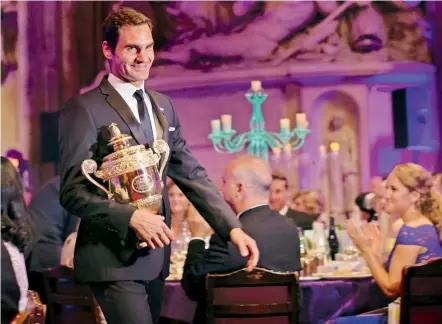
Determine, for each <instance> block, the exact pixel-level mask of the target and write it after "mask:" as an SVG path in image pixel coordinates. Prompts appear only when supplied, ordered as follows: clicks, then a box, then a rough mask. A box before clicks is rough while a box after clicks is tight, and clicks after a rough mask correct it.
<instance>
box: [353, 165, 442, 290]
mask: <svg viewBox="0 0 442 324" xmlns="http://www.w3.org/2000/svg"><path fill="white" fill-rule="evenodd" d="M385 200H386V204H385V211H386V212H387V213H389V214H391V215H394V216H395V215H397V216H399V217H400V218H401V219H402V221H403V222H404V224H403V225H402V226H401V228H400V230H399V233H398V235H397V239H396V243H395V245H394V247H393V249H392V251H391V253H390V255H389V257H388V259H387V262H386V263H385V264H384V263H383V258H382V251H383V237H382V234H381V233H380V231H379V229H378V227H377V226H375V225H374V224H372V223H368V224H366V225H365V226H364V227H363V228H362V229H361V228H358V227H357V226H356V225H355V224H354V222H353V221H349V222H348V226H347V231H348V233H349V235H350V238H351V239H352V240H353V243H354V244H355V245H356V247H357V248H358V249H359V250H360V251H361V255H362V256H363V257H364V259H365V260H366V262H367V264H368V266H369V268H370V270H371V273H372V274H373V277H374V279H375V280H376V282H377V284H378V285H379V287H380V288H381V289H382V291H383V292H384V293H385V295H386V296H388V297H390V298H396V297H398V296H399V294H400V287H401V279H402V269H403V268H404V267H405V266H408V265H413V264H417V263H421V262H424V261H427V260H430V259H431V258H434V257H442V249H441V245H440V243H441V240H442V231H441V230H442V207H441V198H440V196H439V194H438V193H437V192H436V189H435V188H434V185H433V179H432V177H431V174H430V173H428V172H427V171H426V170H425V169H424V168H423V167H421V166H419V165H417V164H412V163H406V164H400V165H397V166H396V167H395V168H394V169H393V171H392V172H391V173H390V175H389V176H388V178H387V189H386V193H385Z"/></svg>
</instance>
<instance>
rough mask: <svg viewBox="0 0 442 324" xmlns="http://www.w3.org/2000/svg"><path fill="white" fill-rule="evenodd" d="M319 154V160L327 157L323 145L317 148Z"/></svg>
mask: <svg viewBox="0 0 442 324" xmlns="http://www.w3.org/2000/svg"><path fill="white" fill-rule="evenodd" d="M319 154H320V156H321V158H324V157H325V156H326V155H327V148H326V147H325V145H321V146H319Z"/></svg>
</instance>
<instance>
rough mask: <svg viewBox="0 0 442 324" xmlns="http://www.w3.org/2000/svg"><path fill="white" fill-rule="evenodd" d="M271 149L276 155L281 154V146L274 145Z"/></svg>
mask: <svg viewBox="0 0 442 324" xmlns="http://www.w3.org/2000/svg"><path fill="white" fill-rule="evenodd" d="M272 150H273V154H275V155H276V156H279V155H281V148H280V147H279V146H275V147H274V148H273V149H272Z"/></svg>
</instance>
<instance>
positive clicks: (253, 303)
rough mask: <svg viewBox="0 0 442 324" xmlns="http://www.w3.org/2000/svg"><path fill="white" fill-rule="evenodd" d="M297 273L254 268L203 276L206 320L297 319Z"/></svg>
mask: <svg viewBox="0 0 442 324" xmlns="http://www.w3.org/2000/svg"><path fill="white" fill-rule="evenodd" d="M299 303H300V293H299V284H298V278H297V274H296V273H294V272H289V273H278V272H273V271H270V270H266V269H262V268H255V269H254V270H253V271H252V272H246V271H245V270H244V269H241V270H238V271H235V272H232V273H227V274H209V275H207V277H206V320H207V323H208V324H215V323H217V324H221V323H229V324H231V323H232V324H233V323H241V324H247V323H254V324H260V323H266V324H276V323H278V324H279V323H281V324H282V323H287V324H288V323H290V324H294V323H299V311H300V306H299Z"/></svg>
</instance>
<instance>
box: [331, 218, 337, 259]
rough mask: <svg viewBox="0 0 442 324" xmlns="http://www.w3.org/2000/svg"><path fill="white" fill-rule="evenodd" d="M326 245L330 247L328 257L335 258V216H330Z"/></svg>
mask: <svg viewBox="0 0 442 324" xmlns="http://www.w3.org/2000/svg"><path fill="white" fill-rule="evenodd" d="M328 246H329V248H330V257H331V259H332V260H334V259H335V255H336V253H338V252H339V241H338V237H337V235H336V228H335V218H334V217H333V216H330V227H329V232H328Z"/></svg>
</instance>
